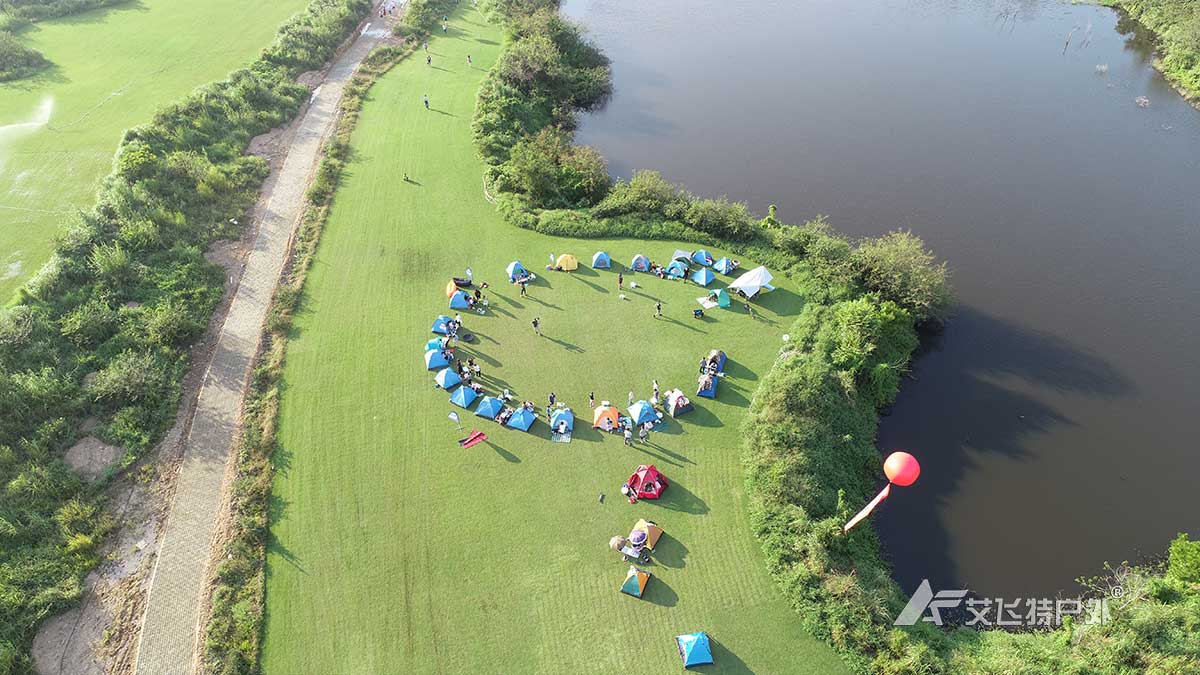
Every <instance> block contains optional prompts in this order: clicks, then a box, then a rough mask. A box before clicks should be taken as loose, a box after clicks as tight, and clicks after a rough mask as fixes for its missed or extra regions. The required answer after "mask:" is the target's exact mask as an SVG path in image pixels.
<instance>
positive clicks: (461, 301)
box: [450, 291, 471, 309]
mask: <svg viewBox="0 0 1200 675" xmlns="http://www.w3.org/2000/svg"><path fill="white" fill-rule="evenodd" d="M470 297H471V296H469V295H467V292H466V291H455V293H454V295H453V296H451V297H450V309H467V308H468V307H470V306H471V301H470V300H469V299H468V298H470Z"/></svg>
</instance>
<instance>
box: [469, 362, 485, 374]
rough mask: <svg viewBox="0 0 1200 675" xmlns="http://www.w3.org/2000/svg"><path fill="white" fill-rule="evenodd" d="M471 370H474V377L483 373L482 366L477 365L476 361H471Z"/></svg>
mask: <svg viewBox="0 0 1200 675" xmlns="http://www.w3.org/2000/svg"><path fill="white" fill-rule="evenodd" d="M471 370H472V371H474V373H475V377H479V376H480V375H483V366H481V365H479V364H478V363H472V364H471Z"/></svg>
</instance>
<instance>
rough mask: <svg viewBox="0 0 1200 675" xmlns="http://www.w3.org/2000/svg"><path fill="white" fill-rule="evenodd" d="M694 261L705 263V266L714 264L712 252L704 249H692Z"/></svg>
mask: <svg viewBox="0 0 1200 675" xmlns="http://www.w3.org/2000/svg"><path fill="white" fill-rule="evenodd" d="M692 262H694V263H698V264H700V265H704V266H705V267H707V266H709V265H711V264H713V257H712V254H711V253H709V252H708V251H705V250H704V249H699V250H696V251H692Z"/></svg>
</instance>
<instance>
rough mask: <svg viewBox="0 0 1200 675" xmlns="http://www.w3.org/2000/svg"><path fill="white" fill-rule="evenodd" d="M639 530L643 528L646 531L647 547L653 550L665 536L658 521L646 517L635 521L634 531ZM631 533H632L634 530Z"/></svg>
mask: <svg viewBox="0 0 1200 675" xmlns="http://www.w3.org/2000/svg"><path fill="white" fill-rule="evenodd" d="M637 530H641V531H643V532H645V533H646V548H648V549H650V550H651V551H653V550H654V545H655V544H657V543H658V540H659V539H661V538H662V536H663V529H662V528H661V527H659V526H658V525H657V524H656V523H652V522H650V521H648V520H646V519H645V518H642V519H641V520H639V521H637V522H636V523H634V525H633V531H634V532H636V531H637ZM630 534H631V535H632V532H631V533H630Z"/></svg>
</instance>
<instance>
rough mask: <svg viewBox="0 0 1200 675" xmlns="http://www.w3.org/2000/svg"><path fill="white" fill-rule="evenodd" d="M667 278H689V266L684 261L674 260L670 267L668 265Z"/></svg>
mask: <svg viewBox="0 0 1200 675" xmlns="http://www.w3.org/2000/svg"><path fill="white" fill-rule="evenodd" d="M666 272H667V276H669V277H672V278H675V279H682V278H684V277H686V276H687V273H688V266H687V265H685V264H684V263H683V261H682V260H672V261H671V264H670V265H667V270H666Z"/></svg>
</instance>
